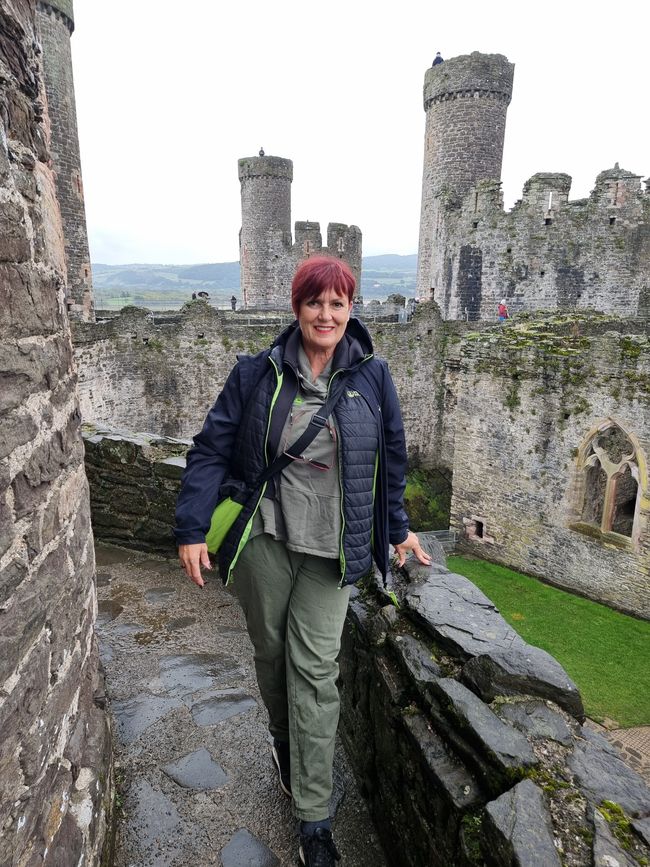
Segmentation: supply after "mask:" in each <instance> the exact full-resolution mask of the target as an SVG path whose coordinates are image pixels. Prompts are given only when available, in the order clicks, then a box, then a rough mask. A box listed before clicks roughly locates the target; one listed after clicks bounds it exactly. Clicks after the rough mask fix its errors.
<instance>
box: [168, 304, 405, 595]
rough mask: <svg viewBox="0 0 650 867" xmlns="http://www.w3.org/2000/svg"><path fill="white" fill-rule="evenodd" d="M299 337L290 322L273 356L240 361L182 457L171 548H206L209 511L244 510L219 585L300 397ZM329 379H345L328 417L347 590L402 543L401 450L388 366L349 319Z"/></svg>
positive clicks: (227, 544)
mask: <svg viewBox="0 0 650 867" xmlns="http://www.w3.org/2000/svg"><path fill="white" fill-rule="evenodd" d="M299 340H300V329H299V327H298V323H297V322H294V323H293V324H292V325H290V326H289V327H288V328H287V329H285V331H283V332H282V334H280V336H279V337H278V338H277V340H276V341H275V343H274V344H273V346H272V347H271V349H268V350H264V351H263V352H260V353H258V354H257V355H253V356H244V357H240V358H239V360H238V362H237V364H236V365H235V367H234V368H233V370H232V372H231V374H230V376H229V377H228V380H227V382H226V384H225V386H224V388H223V391H222V392H221V394H220V395H219V397H218V399H217V402H216V403H215V405H214V406H213V407H212V409H211V410H210V412H209V413H208V417H207V419H206V421H205V424H204V426H203V430H202V431H201V433H200V434H198V435H197V436H196V437H194V446H193V447H192V449H190V451H189V452H188V455H187V468H186V470H185V473H184V475H183V482H182V487H181V492H180V495H179V497H178V503H177V507H176V529H175V531H174V532H175V535H176V540H177V542H178V543H179V544H192V543H196V542H203V541H205V534H206V532H207V530H208V528H209V526H210V519H211V516H212V512H213V511H214V508H215V506H216V505H217V503H218V502H220V501H221V500H222V499H224V498H225V497H228V496H234V497H235V498H236V499H238V501H240V502H244V503H245V504H244V508H243V509H242V511H241V513H240V514H239V517H238V518H237V520H236V521H235V523H234V524H233V526H232V528H231V530H230V532H229V533H228V535H227V536H226V539H225V541H224V543H223V545H222V546H221V549H220V551H219V568H220V572H221V575H222V577H223V579H224V581H227V580H228V578H229V576H230V574H231V572H232V570H233V568H234V565H235V563H236V561H237V558H238V556H239V552H240V551H241V549H242V548H243V546H244V545H245V544H246V541H247V539H248V535H249V533H250V526H251V524H252V517H253V515H254V513H255V511H256V510H257V507H258V505H259V502H260V500H261V498H262V496H263V495H264V493H265V486H261V487H260V486H257V487H256V486H255V483H256V482H257V480H258V479H259V477H260V476H261V474H262V472H263V470H264V468H265V467H266V466H267V463H268V462H269V460H270V459H272V457H273V456H274V455H275V453H276V450H277V446H278V443H279V439H280V435H281V431H282V428H283V425H284V422H285V419H286V417H287V414H288V412H289V409H290V407H291V405H292V403H293V399H294V397H295V395H296V393H297V390H298V379H297V375H296V374H297V348H298V344H299ZM332 376H333V377H338V376H345V377H346V382H345V389H344V391H343V395H342V397H341V398H340V399H339V401H338V403H337V405H336V408H335V410H334V414H335V416H336V421H337V425H338V428H339V434H340V445H339V466H340V478H341V486H342V512H343V529H342V534H341V540H340V558H341V575H342V579H341V580H342V582H343V583H345V584H351V583H353V582H355V581H357V580H358V579H359V578H361V577H362V576H363V575H365V574H367V572H368V571H369V569H370V567H371V565H372V563H371V561H372V557H373V555H374V558H375V562H376V563H377V566H378V567H379V569H380V570H381V572H382V574H384V575H385V574H386V573H387V571H388V566H389V563H388V545H389V542H390V543H392V544H394V545H395V544H398V543H399V542H403V541H404V539H405V538H406V536H407V533H408V519H407V516H406V513H405V512H404V508H403V505H402V499H403V494H404V485H405V482H404V475H405V472H406V445H405V441H404V430H403V426H402V418H401V414H400V409H399V403H398V400H397V394H396V392H395V387H394V385H393V381H392V379H391V376H390V373H389V371H388V367H387V365H386V363H385V362H384V361H382V360H380V359H377V358H375V357H374V355H373V350H372V342H371V340H370V335H369V334H368V331H367V330H366V328H365V327H364V326H363V325H362V324H361V323H360V322H359V321H358V320H356V319H351V320H350V321H349V323H348V327H347V330H346V334H345V336H344V337H343V339H342V340H341V342H340V343H339V344H338V346H337V347H336V351H335V353H334V359H333V364H332ZM269 484H272V481H271V482H270V483H269ZM242 492H243V493H242Z"/></svg>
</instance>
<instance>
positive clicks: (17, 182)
mask: <svg viewBox="0 0 650 867" xmlns="http://www.w3.org/2000/svg"><path fill="white" fill-rule="evenodd" d="M36 47H37V41H36V34H35V22H34V4H33V3H31V2H28V0H12V2H8V0H0V78H1V79H2V81H3V88H2V91H1V93H0V334H2V340H1V342H0V383H1V387H0V426H1V427H0V732H2V736H1V738H0V863H1V864H3V865H8V867H9V865H11V867H26V865H34V864H45V865H52V867H54V865H62V864H79V863H82V862H83V863H85V864H94V863H97V861H98V858H99V851H100V849H101V846H102V843H103V839H104V834H105V827H106V809H105V808H106V806H107V801H108V798H109V795H110V764H109V759H108V757H109V742H110V737H109V732H108V728H107V721H106V717H105V714H104V710H103V699H102V695H103V693H102V685H101V682H100V679H99V675H98V658H97V649H96V645H95V642H94V637H93V624H94V619H95V610H96V598H95V586H94V580H93V579H94V553H93V537H92V532H91V528H90V509H89V498H88V488H87V481H86V476H85V473H84V467H83V446H82V441H81V435H80V414H79V405H78V399H77V394H76V378H75V374H74V370H73V351H72V344H71V340H70V332H69V327H68V323H67V318H66V315H65V304H64V300H65V296H64V287H65V252H64V245H63V233H62V226H61V216H60V212H59V208H58V204H57V199H56V191H55V184H54V178H53V174H52V171H51V169H50V167H49V162H48V151H47V128H48V127H47V118H46V117H44V116H43V105H44V94H43V89H42V78H41V72H40V68H39V57H38V55H37V54H36Z"/></svg>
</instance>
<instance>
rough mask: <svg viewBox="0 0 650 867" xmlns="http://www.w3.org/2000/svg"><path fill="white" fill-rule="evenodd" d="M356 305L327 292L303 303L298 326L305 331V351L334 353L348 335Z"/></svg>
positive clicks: (303, 341)
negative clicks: (348, 326)
mask: <svg viewBox="0 0 650 867" xmlns="http://www.w3.org/2000/svg"><path fill="white" fill-rule="evenodd" d="M351 309H352V302H351V301H348V299H347V296H346V295H338V294H337V293H336V292H335V291H334V290H333V289H325V291H324V292H321V294H320V295H319V296H318V297H317V298H312V299H310V300H307V301H303V302H302V304H301V305H300V309H299V310H298V323H299V324H300V330H301V331H302V343H303V346H304V347H305V351H306V352H309V351H312V352H319V353H320V352H326V353H328V354H329V353H332V352H334V348H335V346H336V344H337V343H338V342H339V340H340V339H341V338H342V337H343V335H344V334H345V327H346V325H347V324H348V319H349V318H350V310H351Z"/></svg>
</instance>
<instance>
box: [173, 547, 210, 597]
mask: <svg viewBox="0 0 650 867" xmlns="http://www.w3.org/2000/svg"><path fill="white" fill-rule="evenodd" d="M178 559H179V560H180V561H181V566H182V567H183V569H184V570H185V574H186V575H187V577H188V578H191V580H192V581H194V583H195V584H198V586H199V587H203V585H204V584H205V581H204V580H203V576H202V575H201V566H203V568H204V569H212V566H211V565H210V557H209V556H208V546H207V545H206V544H205V542H197V543H196V544H195V545H179V546H178Z"/></svg>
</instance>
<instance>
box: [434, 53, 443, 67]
mask: <svg viewBox="0 0 650 867" xmlns="http://www.w3.org/2000/svg"><path fill="white" fill-rule="evenodd" d="M444 62H445V61H444V60H443V59H442V57H441V56H440V52H439V51H436V56H435V57H434V58H433V63H432V64H431V66H438V65H439V64H440V63H444Z"/></svg>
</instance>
